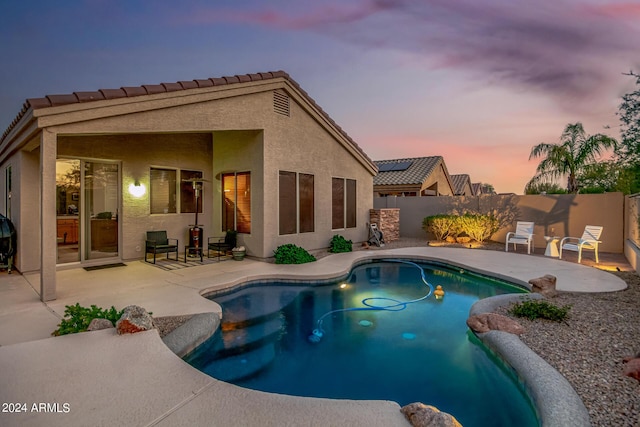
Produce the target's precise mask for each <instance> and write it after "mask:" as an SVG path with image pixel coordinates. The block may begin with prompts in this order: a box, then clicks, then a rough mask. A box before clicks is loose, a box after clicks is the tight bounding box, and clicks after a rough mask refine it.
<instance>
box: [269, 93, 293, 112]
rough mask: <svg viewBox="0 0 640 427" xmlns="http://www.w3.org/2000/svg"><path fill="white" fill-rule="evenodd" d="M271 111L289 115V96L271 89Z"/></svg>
mask: <svg viewBox="0 0 640 427" xmlns="http://www.w3.org/2000/svg"><path fill="white" fill-rule="evenodd" d="M273 111H275V112H276V113H278V114H282V115H283V116H287V117H290V101H289V96H288V95H287V94H286V93H284V92H279V91H275V90H274V91H273Z"/></svg>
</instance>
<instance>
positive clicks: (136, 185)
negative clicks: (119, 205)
mask: <svg viewBox="0 0 640 427" xmlns="http://www.w3.org/2000/svg"><path fill="white" fill-rule="evenodd" d="M146 192H147V187H145V186H144V184H142V183H141V182H140V181H136V182H132V183H131V184H129V194H131V195H132V196H133V197H142V196H144V195H145V193H146Z"/></svg>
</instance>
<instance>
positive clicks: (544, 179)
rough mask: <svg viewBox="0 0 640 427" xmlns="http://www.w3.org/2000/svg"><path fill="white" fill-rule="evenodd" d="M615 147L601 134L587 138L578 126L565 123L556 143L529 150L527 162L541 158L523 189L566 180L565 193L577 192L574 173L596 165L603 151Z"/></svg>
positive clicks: (611, 141) (576, 173) (607, 137)
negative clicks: (563, 178) (562, 178)
mask: <svg viewBox="0 0 640 427" xmlns="http://www.w3.org/2000/svg"><path fill="white" fill-rule="evenodd" d="M616 147H617V142H616V140H615V139H613V138H611V137H609V136H607V135H604V134H600V133H598V134H595V135H587V134H586V133H585V131H584V128H583V126H582V123H580V122H578V123H574V124H571V123H569V124H568V125H567V126H566V127H565V128H564V131H563V132H562V136H561V137H560V143H559V144H549V143H546V142H542V143H540V144H538V145H536V146H534V147H533V148H532V149H531V154H530V155H529V160H531V159H534V158H538V157H540V158H542V160H541V161H540V164H538V167H537V168H536V174H535V176H534V177H533V178H531V180H530V181H529V183H528V184H527V186H529V185H531V186H535V185H538V184H540V183H550V182H553V181H554V180H555V179H557V178H561V177H563V176H566V177H567V192H568V193H574V194H575V193H577V192H578V189H579V187H578V178H577V176H578V173H580V172H582V171H583V170H584V168H585V167H586V166H587V165H590V164H593V163H597V161H598V157H599V156H600V155H601V154H602V152H603V151H604V150H606V149H610V148H613V149H615V148H616Z"/></svg>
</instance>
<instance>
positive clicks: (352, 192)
mask: <svg viewBox="0 0 640 427" xmlns="http://www.w3.org/2000/svg"><path fill="white" fill-rule="evenodd" d="M346 182H347V200H346V201H345V207H346V220H347V228H355V226H356V181H355V180H354V179H347V180H346Z"/></svg>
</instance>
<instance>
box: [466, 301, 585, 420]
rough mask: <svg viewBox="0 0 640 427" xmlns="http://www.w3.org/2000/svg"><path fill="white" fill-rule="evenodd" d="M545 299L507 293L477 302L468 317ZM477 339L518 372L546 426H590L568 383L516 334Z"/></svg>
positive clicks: (491, 334)
mask: <svg viewBox="0 0 640 427" xmlns="http://www.w3.org/2000/svg"><path fill="white" fill-rule="evenodd" d="M529 299H544V297H543V296H542V295H540V294H526V295H522V294H506V295H498V296H494V297H489V298H485V299H483V300H480V301H477V302H476V303H475V304H473V306H471V310H469V315H470V316H472V315H477V314H481V313H490V312H493V311H494V309H495V308H496V307H500V306H503V305H508V304H510V303H512V302H517V301H522V300H529ZM476 336H477V337H478V338H479V339H480V340H481V341H482V343H483V344H484V345H486V346H487V347H488V348H489V349H490V350H491V351H492V352H493V353H494V354H496V355H497V356H498V357H499V358H500V359H502V360H503V361H504V362H505V363H506V364H507V365H509V366H511V368H513V370H514V371H515V373H516V375H517V376H518V379H519V380H520V381H522V383H523V384H524V387H525V389H526V391H527V393H528V394H529V396H531V399H532V400H533V402H532V403H533V405H534V407H535V409H536V413H537V415H538V418H539V420H540V424H541V425H543V426H545V427H573V426H575V427H585V426H591V422H590V420H589V412H588V411H587V408H586V407H585V406H584V403H583V402H582V400H581V399H580V397H579V396H578V394H577V393H576V391H575V390H574V389H573V387H572V386H571V384H570V383H569V381H567V379H566V378H565V377H563V376H562V375H561V374H560V373H559V372H558V371H557V370H556V369H555V368H553V367H552V366H551V365H549V364H548V363H547V362H546V361H545V360H544V359H543V358H541V357H540V356H538V355H537V354H536V353H535V352H533V351H532V350H531V349H530V348H529V347H527V346H526V345H525V344H524V343H523V342H522V341H521V340H520V338H518V337H517V336H516V335H513V334H510V333H507V332H502V331H489V332H486V333H481V334H476Z"/></svg>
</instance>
